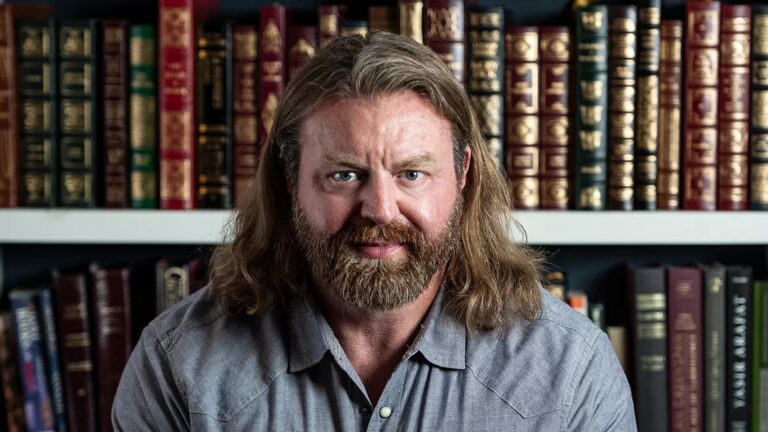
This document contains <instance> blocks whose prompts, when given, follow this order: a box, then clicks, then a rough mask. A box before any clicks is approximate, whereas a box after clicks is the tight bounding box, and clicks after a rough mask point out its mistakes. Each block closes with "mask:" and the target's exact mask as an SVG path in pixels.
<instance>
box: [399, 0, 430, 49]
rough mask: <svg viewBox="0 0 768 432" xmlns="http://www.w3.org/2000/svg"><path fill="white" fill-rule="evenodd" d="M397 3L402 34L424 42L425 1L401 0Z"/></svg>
mask: <svg viewBox="0 0 768 432" xmlns="http://www.w3.org/2000/svg"><path fill="white" fill-rule="evenodd" d="M397 4H398V11H399V13H398V22H399V23H400V34H401V35H405V36H408V37H409V38H411V39H413V40H415V41H416V42H418V43H424V1H423V0H399V1H398V2H397Z"/></svg>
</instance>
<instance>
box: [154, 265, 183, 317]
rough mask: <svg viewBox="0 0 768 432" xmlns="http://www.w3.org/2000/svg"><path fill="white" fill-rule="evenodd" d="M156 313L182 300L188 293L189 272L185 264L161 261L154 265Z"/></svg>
mask: <svg viewBox="0 0 768 432" xmlns="http://www.w3.org/2000/svg"><path fill="white" fill-rule="evenodd" d="M155 274H156V276H157V283H156V288H157V313H158V314H159V313H161V312H163V311H164V310H166V309H168V308H169V307H171V306H173V305H175V304H176V303H178V302H180V301H181V300H183V299H184V298H185V297H187V296H188V295H189V294H191V293H190V270H189V266H188V265H187V263H186V262H184V261H180V260H168V259H162V260H160V261H158V262H157V263H156V264H155Z"/></svg>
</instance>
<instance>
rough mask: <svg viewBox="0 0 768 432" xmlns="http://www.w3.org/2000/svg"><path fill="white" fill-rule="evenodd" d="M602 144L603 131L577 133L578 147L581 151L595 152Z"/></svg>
mask: <svg viewBox="0 0 768 432" xmlns="http://www.w3.org/2000/svg"><path fill="white" fill-rule="evenodd" d="M602 143H603V131H599V130H597V131H579V146H580V147H581V149H582V150H584V151H588V152H596V151H597V150H598V149H599V148H600V147H601V146H602Z"/></svg>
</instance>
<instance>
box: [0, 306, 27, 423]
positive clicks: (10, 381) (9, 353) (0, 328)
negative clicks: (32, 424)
mask: <svg viewBox="0 0 768 432" xmlns="http://www.w3.org/2000/svg"><path fill="white" fill-rule="evenodd" d="M0 380H1V382H0V385H2V386H3V399H4V402H5V419H6V425H5V427H7V428H8V432H23V431H25V430H26V428H25V422H24V398H23V397H22V395H21V386H20V384H21V378H20V377H19V363H18V356H17V351H16V337H15V335H14V332H13V323H12V320H11V314H10V312H7V311H6V312H2V313H0Z"/></svg>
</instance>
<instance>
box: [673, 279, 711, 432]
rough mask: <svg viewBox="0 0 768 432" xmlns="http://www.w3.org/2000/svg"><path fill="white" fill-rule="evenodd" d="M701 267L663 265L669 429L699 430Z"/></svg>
mask: <svg viewBox="0 0 768 432" xmlns="http://www.w3.org/2000/svg"><path fill="white" fill-rule="evenodd" d="M701 288H702V287H701V270H700V269H698V268H696V267H668V268H667V304H668V306H667V319H668V321H667V323H668V339H669V346H668V350H669V351H668V352H669V363H668V367H669V375H668V376H669V383H668V385H669V430H670V431H671V432H690V431H694V430H696V431H700V430H703V426H704V425H703V422H702V408H703V397H702V391H701V390H702V377H703V364H702V325H701V324H702V321H701V310H702V300H701V291H702V289H701Z"/></svg>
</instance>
